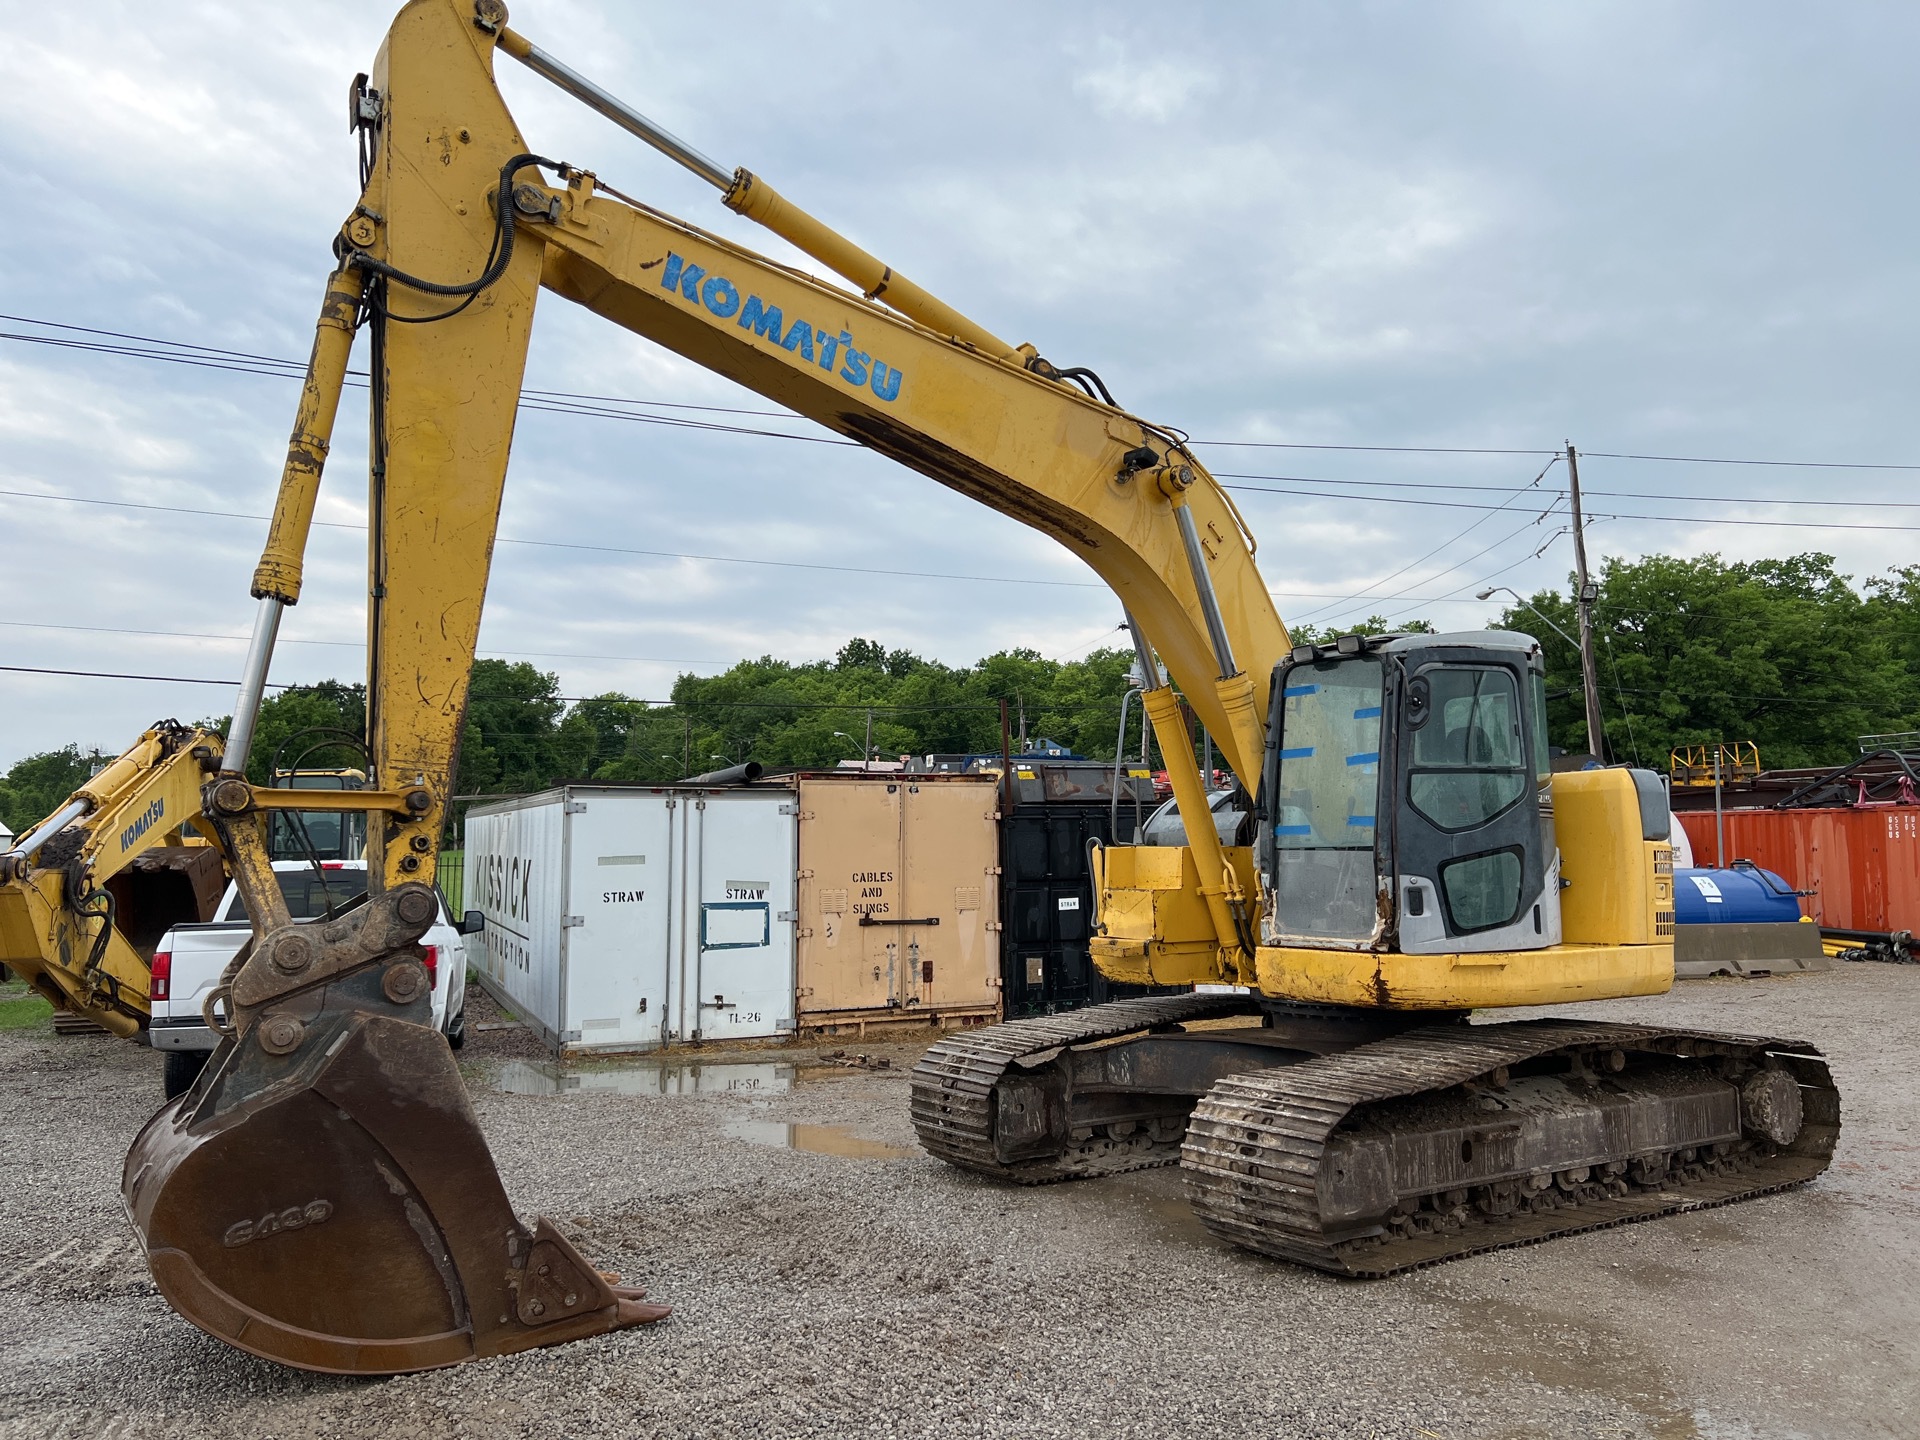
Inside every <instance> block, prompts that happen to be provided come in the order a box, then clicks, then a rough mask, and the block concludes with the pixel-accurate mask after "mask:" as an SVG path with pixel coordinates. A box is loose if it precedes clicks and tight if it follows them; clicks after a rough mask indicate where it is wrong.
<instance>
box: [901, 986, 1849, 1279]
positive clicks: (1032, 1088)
mask: <svg viewBox="0 0 1920 1440" xmlns="http://www.w3.org/2000/svg"><path fill="white" fill-rule="evenodd" d="M913 1119H914V1125H915V1128H916V1129H917V1130H918V1132H919V1135H920V1140H921V1143H922V1145H923V1146H925V1148H926V1149H927V1150H928V1151H929V1152H930V1153H931V1154H934V1155H936V1156H939V1157H940V1158H941V1159H944V1160H947V1161H948V1162H949V1163H951V1164H954V1165H957V1166H960V1167H962V1168H964V1169H969V1170H973V1171H976V1172H978V1173H981V1174H985V1175H991V1176H994V1177H996V1178H999V1179H1004V1180H1008V1181H1012V1182H1014V1183H1017V1184H1028V1185H1032V1184H1046V1183H1051V1182H1054V1181H1061V1180H1074V1179H1083V1178H1089V1177H1093V1176H1099V1175H1108V1174H1115V1173H1118V1172H1121V1171H1126V1170H1137V1169H1143V1168H1146V1167H1149V1166H1155V1165H1168V1164H1172V1163H1174V1162H1176V1161H1178V1162H1179V1163H1180V1164H1181V1166H1182V1167H1183V1169H1184V1170H1185V1172H1186V1181H1187V1190H1188V1195H1189V1198H1190V1200H1191V1202H1192V1204H1193V1207H1194V1210H1195V1212H1196V1213H1197V1214H1198V1215H1199V1217H1200V1219H1201V1220H1202V1221H1203V1222H1204V1223H1205V1224H1206V1226H1207V1228H1208V1229H1210V1230H1211V1231H1213V1233H1214V1234H1216V1235H1218V1236H1219V1237H1220V1238H1221V1239H1223V1240H1227V1241H1230V1242H1231V1243H1233V1244H1235V1245H1239V1246H1242V1247H1244V1248H1247V1249H1251V1250H1257V1251H1260V1252H1262V1253H1264V1254H1268V1255H1273V1256H1276V1257H1279V1258H1281V1259H1286V1260H1291V1261H1294V1262H1296V1263H1298V1264H1302V1265H1308V1266H1312V1267H1313V1268H1315V1269H1319V1270H1326V1271H1330V1272H1332V1273H1335V1274H1340V1275H1350V1276H1367V1277H1371V1276H1381V1275H1389V1274H1392V1273H1394V1272H1395V1271H1399V1270H1405V1269H1410V1268H1413V1267H1417V1266H1421V1265H1428V1264H1432V1263H1434V1262H1436V1261H1440V1260H1448V1259H1453V1258H1456V1257H1458V1256H1462V1255H1470V1254H1474V1253H1477V1252H1479V1251H1483V1250H1493V1249H1499V1248H1502V1247H1505V1246H1510V1245H1524V1244H1531V1243H1534V1242H1536V1241H1540V1240H1545V1239H1548V1238H1550V1237H1552V1236H1556V1235H1565V1234H1570V1233H1573V1232H1575V1231H1580V1230H1591V1229H1598V1228H1602V1227H1605V1226H1610V1225H1618V1224H1624V1223H1626V1222H1629V1221H1633V1220H1645V1219H1651V1218H1653V1217H1655V1216H1658V1215H1666V1214H1673V1213H1676V1212H1679V1211H1683V1210H1693V1209H1701V1208H1704V1207H1708V1206H1714V1205H1723V1204H1727V1203H1730V1202H1732V1201H1735V1200H1741V1199H1745V1198H1747V1197H1749V1196H1752V1195H1759V1194H1765V1193H1767V1192H1769V1191H1773V1190H1779V1189H1782V1188H1785V1187H1787V1186H1791V1185H1798V1184H1801V1183H1803V1182H1805V1181H1807V1180H1810V1179H1812V1178H1813V1177H1814V1176H1816V1175H1818V1174H1819V1173H1820V1172H1821V1171H1822V1170H1824V1169H1825V1168H1826V1166H1827V1164H1828V1161H1829V1160H1830V1159H1831V1157H1832V1154H1833V1146H1834V1142H1835V1140H1836V1138H1837V1137H1838V1134H1839V1128H1840V1127H1839V1101H1838V1096H1837V1094H1836V1092H1835V1090H1834V1087H1833V1083H1832V1080H1831V1079H1830V1077H1829V1076H1828V1073H1827V1067H1826V1064H1825V1062H1824V1061H1823V1060H1821V1059H1820V1057H1819V1055H1818V1053H1817V1052H1816V1051H1814V1050H1813V1049H1812V1048H1811V1047H1809V1046H1806V1045H1801V1044H1797V1043H1794V1042H1791V1041H1783V1040H1772V1039H1763V1038H1758V1037H1749V1036H1737V1035H1714V1034H1705V1033H1700V1032H1695V1031H1688V1030H1672V1029H1665V1028H1658V1027H1649V1026H1638V1025H1613V1024H1588V1023H1582V1022H1579V1021H1570V1020H1538V1021H1522V1022H1508V1023H1500V1024H1491V1025H1474V1024H1469V1023H1467V1020H1466V1018H1465V1017H1464V1016H1447V1017H1441V1018H1440V1019H1439V1020H1438V1023H1436V1020H1435V1017H1433V1016H1431V1015H1426V1016H1423V1015H1413V1014H1405V1013H1401V1014H1393V1013H1387V1012H1377V1011H1364V1010H1350V1009H1340V1008H1335V1007H1273V1006H1268V1007H1266V1008H1265V1009H1264V1010H1263V1008H1262V1006H1261V1005H1260V1003H1259V1002H1257V1001H1256V1000H1254V999H1251V998H1249V997H1247V996H1243V995H1199V994H1196V995H1177V996H1167V997H1156V998H1150V999H1143V1000H1129V1001H1121V1002H1118V1003H1116V1004H1112V1005H1103V1006H1097V1007H1094V1008H1092V1009H1088V1010H1081V1011H1075V1012H1072V1013H1069V1014H1066V1015H1058V1016H1047V1017H1043V1018H1037V1019H1031V1020H1021V1021H1015V1022H1013V1023H1011V1024H1006V1025H999V1026H995V1027H993V1028H992V1029H988V1030H983V1031H975V1032H973V1033H971V1034H968V1035H964V1036H956V1037H954V1038H952V1039H949V1040H945V1041H942V1042H941V1043H940V1044H938V1045H936V1046H934V1047H933V1049H931V1050H930V1051H928V1052H927V1055H926V1057H925V1058H924V1059H923V1060H922V1061H921V1062H920V1064H919V1065H918V1066H917V1067H915V1070H914V1076H913Z"/></svg>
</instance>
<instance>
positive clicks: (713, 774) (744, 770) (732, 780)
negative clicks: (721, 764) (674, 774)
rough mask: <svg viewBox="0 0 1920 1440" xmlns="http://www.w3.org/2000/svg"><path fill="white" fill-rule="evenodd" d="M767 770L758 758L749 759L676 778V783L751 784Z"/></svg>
mask: <svg viewBox="0 0 1920 1440" xmlns="http://www.w3.org/2000/svg"><path fill="white" fill-rule="evenodd" d="M766 773H767V770H766V767H765V766H764V765H762V764H761V763H760V762H759V761H758V760H749V761H747V763H746V764H744V765H733V766H729V767H728V768H727V769H725V770H709V771H707V772H706V774H704V775H689V776H688V777H687V778H686V779H684V780H676V781H674V782H673V783H674V784H676V785H751V784H752V783H753V782H754V781H756V780H758V779H759V778H760V777H761V776H762V775H764V774H766Z"/></svg>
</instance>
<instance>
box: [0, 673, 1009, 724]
mask: <svg viewBox="0 0 1920 1440" xmlns="http://www.w3.org/2000/svg"><path fill="white" fill-rule="evenodd" d="M0 671H6V672H9V673H12V674H16V675H60V676H66V677H70V678H74V679H81V680H151V681H154V682H156V683H158V684H162V685H238V684H239V683H240V682H239V681H238V680H206V679H200V678H197V677H194V676H188V675H128V674H124V673H122V672H120V671H115V670H54V669H49V668H47V667H45V666H40V665H0ZM266 688H267V689H269V690H306V689H311V688H312V685H311V682H308V683H302V684H282V683H279V682H277V681H276V682H272V683H269V684H268V686H267V687H266ZM479 698H480V699H482V700H485V699H488V698H494V697H488V696H481V697H479ZM553 698H554V699H556V700H560V701H563V702H565V703H566V704H568V705H594V704H625V705H645V706H649V707H651V708H655V709H681V710H686V711H689V712H694V713H697V712H699V711H702V710H855V711H860V710H872V711H874V712H875V713H878V712H880V711H885V712H886V713H888V714H890V715H895V714H918V713H921V712H928V711H942V710H982V711H985V710H993V711H998V710H999V708H1000V705H999V702H998V701H992V702H988V701H974V700H952V701H941V702H935V703H932V704H921V705H894V704H888V703H885V702H882V701H878V700H873V701H868V700H707V699H700V700H694V701H690V702H687V703H685V704H682V703H681V702H680V701H677V700H643V699H639V698H637V697H635V696H631V695H618V696H606V695H556V696H554V697H553Z"/></svg>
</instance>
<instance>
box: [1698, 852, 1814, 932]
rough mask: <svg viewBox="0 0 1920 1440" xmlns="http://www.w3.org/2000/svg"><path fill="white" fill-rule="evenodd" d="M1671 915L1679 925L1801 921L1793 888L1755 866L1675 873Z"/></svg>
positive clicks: (1774, 875) (1797, 900)
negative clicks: (1672, 914) (1672, 913)
mask: <svg viewBox="0 0 1920 1440" xmlns="http://www.w3.org/2000/svg"><path fill="white" fill-rule="evenodd" d="M1673 912H1674V919H1675V921H1676V922H1677V923H1679V924H1681V925H1712V924H1715V923H1718V924H1722V925H1773V924H1779V923H1781V922H1785V923H1787V924H1792V923H1794V922H1795V921H1797V920H1799V918H1800V897H1799V896H1798V895H1795V894H1794V893H1793V886H1791V885H1789V884H1788V883H1787V882H1786V881H1785V880H1783V879H1781V878H1780V877H1779V876H1778V875H1776V874H1774V873H1773V871H1771V870H1762V869H1761V868H1760V867H1759V866H1758V865H1741V866H1738V867H1736V868H1734V869H1730V870H1675V871H1674V872H1673Z"/></svg>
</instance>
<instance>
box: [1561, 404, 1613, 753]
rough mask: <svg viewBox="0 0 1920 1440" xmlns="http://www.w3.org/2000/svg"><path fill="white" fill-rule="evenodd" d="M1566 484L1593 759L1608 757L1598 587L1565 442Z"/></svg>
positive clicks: (1574, 461) (1574, 457)
mask: <svg viewBox="0 0 1920 1440" xmlns="http://www.w3.org/2000/svg"><path fill="white" fill-rule="evenodd" d="M1567 487H1568V489H1569V490H1570V491H1571V492H1572V494H1571V497H1570V498H1571V501H1572V504H1573V569H1574V574H1575V577H1576V583H1577V584H1578V586H1579V590H1578V592H1577V594H1576V596H1575V601H1576V604H1577V606H1578V613H1579V616H1580V688H1581V689H1583V690H1584V691H1586V694H1587V750H1588V753H1590V754H1591V755H1592V756H1593V757H1594V759H1596V760H1600V761H1603V762H1604V761H1605V760H1606V758H1607V732H1606V728H1605V726H1604V725H1603V724H1602V723H1601V719H1600V670H1599V667H1598V666H1597V665H1595V664H1594V663H1593V602H1594V601H1595V600H1597V599H1599V598H1600V587H1599V586H1598V585H1595V584H1594V583H1593V582H1592V581H1591V580H1589V579H1588V578H1587V534H1586V527H1585V522H1584V521H1582V519H1581V518H1580V455H1579V452H1578V451H1576V450H1575V449H1574V448H1573V442H1572V441H1571V440H1569V441H1568V442H1567Z"/></svg>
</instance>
